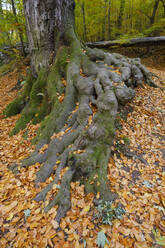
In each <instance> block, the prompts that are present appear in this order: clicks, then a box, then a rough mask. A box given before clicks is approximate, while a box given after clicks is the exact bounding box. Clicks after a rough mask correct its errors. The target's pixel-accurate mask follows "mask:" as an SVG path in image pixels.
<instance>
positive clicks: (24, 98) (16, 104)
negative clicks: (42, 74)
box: [3, 73, 34, 117]
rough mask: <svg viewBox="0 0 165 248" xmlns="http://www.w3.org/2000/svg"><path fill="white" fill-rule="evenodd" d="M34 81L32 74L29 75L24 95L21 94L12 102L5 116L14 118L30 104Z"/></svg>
mask: <svg viewBox="0 0 165 248" xmlns="http://www.w3.org/2000/svg"><path fill="white" fill-rule="evenodd" d="M33 81H34V78H33V76H32V75H31V73H29V75H28V77H27V79H26V84H25V86H24V89H23V91H22V93H20V95H19V96H18V97H17V98H16V99H15V100H14V101H13V102H11V103H10V104H9V105H8V106H7V107H6V109H5V110H4V112H3V114H4V115H5V116H7V117H9V116H13V115H16V114H19V113H20V112H21V111H22V109H23V108H24V106H25V105H26V103H27V102H28V99H29V94H30V91H31V88H32V85H33Z"/></svg>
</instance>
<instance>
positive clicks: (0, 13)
mask: <svg viewBox="0 0 165 248" xmlns="http://www.w3.org/2000/svg"><path fill="white" fill-rule="evenodd" d="M3 20H4V16H3V8H2V1H1V0H0V21H3ZM3 34H4V35H5V36H6V38H7V40H8V41H9V44H10V45H11V40H10V37H9V33H8V32H6V31H5V32H3Z"/></svg>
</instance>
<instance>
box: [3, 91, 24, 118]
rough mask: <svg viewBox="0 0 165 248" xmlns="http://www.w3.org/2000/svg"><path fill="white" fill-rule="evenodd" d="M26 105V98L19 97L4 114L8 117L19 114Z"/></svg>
mask: <svg viewBox="0 0 165 248" xmlns="http://www.w3.org/2000/svg"><path fill="white" fill-rule="evenodd" d="M25 103H26V102H25V99H24V96H19V97H18V98H16V99H15V100H14V101H13V102H12V103H10V104H9V105H8V106H7V107H6V109H5V110H4V112H3V114H4V115H5V116H7V117H10V116H13V115H16V114H19V113H20V112H21V111H22V109H23V108H24V106H25Z"/></svg>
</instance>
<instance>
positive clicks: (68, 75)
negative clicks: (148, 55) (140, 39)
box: [4, 0, 151, 221]
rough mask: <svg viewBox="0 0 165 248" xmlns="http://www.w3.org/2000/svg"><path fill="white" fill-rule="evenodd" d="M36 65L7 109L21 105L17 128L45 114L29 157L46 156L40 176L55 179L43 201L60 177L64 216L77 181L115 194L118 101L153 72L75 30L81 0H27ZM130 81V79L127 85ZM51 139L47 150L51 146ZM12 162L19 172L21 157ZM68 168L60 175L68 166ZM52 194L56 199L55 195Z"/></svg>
mask: <svg viewBox="0 0 165 248" xmlns="http://www.w3.org/2000/svg"><path fill="white" fill-rule="evenodd" d="M24 9H25V16H26V25H27V34H28V39H29V47H30V51H31V69H32V75H31V74H30V75H29V77H28V78H27V81H26V84H25V86H24V91H23V92H22V94H20V95H19V97H18V98H17V99H16V100H15V101H14V102H13V103H11V104H10V105H9V106H8V107H7V108H6V110H5V112H4V113H5V114H6V116H10V115H12V114H17V113H19V112H21V110H22V109H23V110H22V113H21V117H20V119H19V120H18V121H17V123H16V126H15V128H14V130H13V131H12V134H15V133H16V132H18V131H19V130H20V129H22V128H24V127H26V124H27V123H28V122H29V121H31V120H32V121H33V123H36V122H39V121H41V126H40V129H39V131H38V134H37V137H36V150H35V151H34V153H33V154H31V156H30V157H29V158H27V159H25V160H24V161H22V163H21V167H28V166H31V165H34V164H35V163H36V162H39V163H40V165H41V167H40V170H39V171H38V172H37V175H36V180H35V183H36V185H38V183H39V182H44V181H45V180H46V179H47V178H48V177H49V176H50V175H51V174H55V179H54V180H53V181H52V182H51V183H50V184H49V185H47V186H46V188H45V189H44V190H43V191H42V192H40V193H39V194H38V195H37V196H36V198H35V200H36V201H41V200H45V198H46V196H47V193H48V191H50V190H51V189H52V187H53V185H54V184H58V183H59V182H61V185H60V189H59V192H58V193H57V195H55V198H54V199H53V200H50V203H49V205H48V206H47V207H46V208H45V211H46V212H47V211H49V209H50V208H52V207H53V206H54V205H58V206H59V207H58V213H57V216H56V220H57V221H60V219H61V218H62V217H63V216H64V214H65V213H66V211H67V210H68V209H69V208H70V182H71V180H81V183H83V184H84V185H85V189H86V192H93V193H95V194H96V195H97V198H99V197H100V199H102V200H103V201H112V200H114V199H115V198H116V194H114V193H112V192H111V191H110V186H109V181H108V179H107V165H108V160H109V157H110V153H111V148H110V147H111V145H112V143H113V138H114V134H115V128H114V122H115V117H116V114H117V109H118V104H126V103H127V102H128V101H130V100H131V99H132V98H133V97H134V95H135V91H134V90H133V89H132V88H134V87H136V86H137V85H141V84H142V82H143V80H145V82H148V83H150V82H151V78H150V74H149V72H148V71H147V70H146V69H145V67H144V66H142V65H141V63H140V60H139V59H132V60H131V59H129V58H126V57H123V56H121V55H119V54H110V53H105V52H103V51H101V50H98V49H94V50H93V49H90V48H87V47H82V45H81V43H80V41H79V39H78V38H77V37H76V35H75V32H74V1H73V0H63V1H61V0H56V1H55V0H24ZM123 84H124V85H123ZM45 144H49V145H48V148H47V146H46V148H47V149H46V151H45V152H43V150H42V149H43V148H44V147H45V146H44V145H45ZM11 169H12V170H13V172H15V173H17V172H18V170H17V164H14V165H12V167H11ZM62 170H63V172H64V175H63V177H62V179H60V172H61V171H62ZM47 200H49V199H47Z"/></svg>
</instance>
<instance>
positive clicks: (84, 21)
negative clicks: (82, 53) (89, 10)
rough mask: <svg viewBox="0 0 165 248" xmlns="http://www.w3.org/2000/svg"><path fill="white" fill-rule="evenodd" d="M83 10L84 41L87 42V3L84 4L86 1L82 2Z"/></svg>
mask: <svg viewBox="0 0 165 248" xmlns="http://www.w3.org/2000/svg"><path fill="white" fill-rule="evenodd" d="M81 9H82V17H83V40H84V41H86V40H87V28H86V18H85V3H84V1H83V2H82V5H81Z"/></svg>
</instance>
